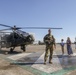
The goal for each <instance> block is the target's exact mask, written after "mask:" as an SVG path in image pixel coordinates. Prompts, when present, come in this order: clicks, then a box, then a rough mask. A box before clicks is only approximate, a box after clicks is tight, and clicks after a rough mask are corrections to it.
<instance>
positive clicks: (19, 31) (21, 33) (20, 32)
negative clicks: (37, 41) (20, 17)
mask: <svg viewBox="0 0 76 75" xmlns="http://www.w3.org/2000/svg"><path fill="white" fill-rule="evenodd" d="M16 32H17V33H18V34H20V35H23V36H25V37H27V36H28V35H29V33H26V32H24V31H21V30H17V31H16Z"/></svg>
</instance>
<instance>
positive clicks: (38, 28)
mask: <svg viewBox="0 0 76 75" xmlns="http://www.w3.org/2000/svg"><path fill="white" fill-rule="evenodd" d="M19 29H63V28H52V27H19Z"/></svg>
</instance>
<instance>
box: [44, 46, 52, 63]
mask: <svg viewBox="0 0 76 75" xmlns="http://www.w3.org/2000/svg"><path fill="white" fill-rule="evenodd" d="M49 52H50V55H49V62H51V59H52V55H53V46H46V49H45V56H44V62H46V61H47V58H48V53H49Z"/></svg>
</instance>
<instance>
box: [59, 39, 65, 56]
mask: <svg viewBox="0 0 76 75" xmlns="http://www.w3.org/2000/svg"><path fill="white" fill-rule="evenodd" d="M63 41H64V39H61V43H60V45H61V50H62V56H63V55H64V42H63Z"/></svg>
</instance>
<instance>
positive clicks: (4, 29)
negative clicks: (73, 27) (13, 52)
mask: <svg viewBox="0 0 76 75" xmlns="http://www.w3.org/2000/svg"><path fill="white" fill-rule="evenodd" d="M6 30H11V29H10V28H9V29H2V30H0V31H6Z"/></svg>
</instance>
